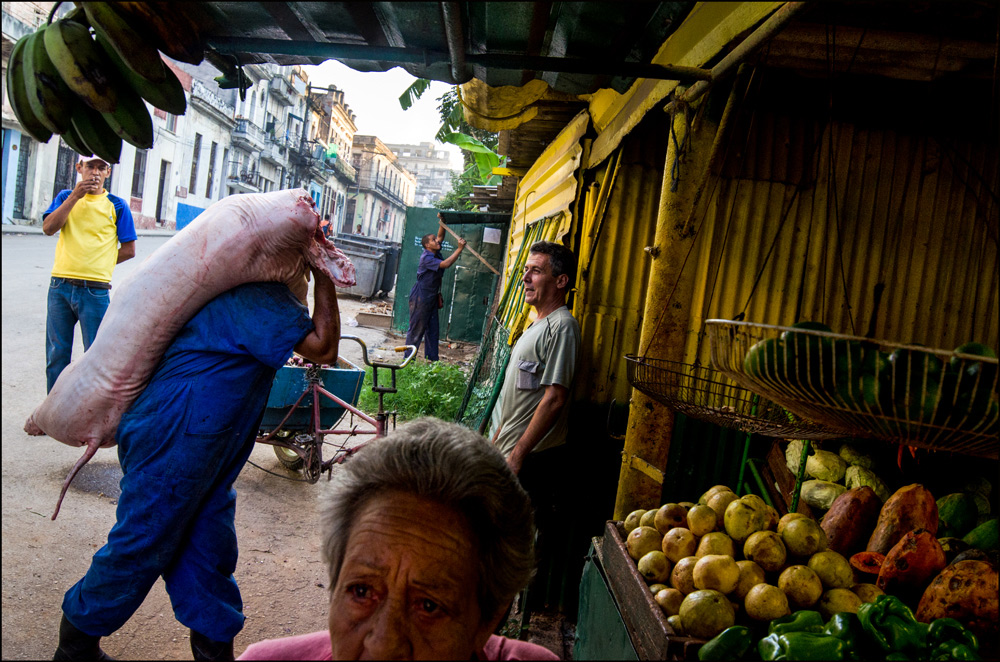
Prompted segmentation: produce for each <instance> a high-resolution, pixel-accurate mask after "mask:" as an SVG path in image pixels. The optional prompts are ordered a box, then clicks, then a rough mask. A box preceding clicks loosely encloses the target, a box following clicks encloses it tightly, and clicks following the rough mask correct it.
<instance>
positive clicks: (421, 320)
mask: <svg viewBox="0 0 1000 662" xmlns="http://www.w3.org/2000/svg"><path fill="white" fill-rule="evenodd" d="M443 260H444V258H442V257H441V251H437V252H436V253H432V252H430V251H429V250H427V249H426V248H425V249H424V252H423V253H422V254H421V255H420V262H419V263H418V264H417V280H416V282H415V283H413V287H412V288H411V289H410V301H409V303H410V327H409V329H408V330H407V332H406V344H407V345H414V346H415V347H416V348H417V349H420V341H421V340H424V341H425V342H424V356H426V357H427V360H428V361H437V360H438V294H439V293H440V292H441V277H442V276H443V273H442V269H441V262H442V261H443Z"/></svg>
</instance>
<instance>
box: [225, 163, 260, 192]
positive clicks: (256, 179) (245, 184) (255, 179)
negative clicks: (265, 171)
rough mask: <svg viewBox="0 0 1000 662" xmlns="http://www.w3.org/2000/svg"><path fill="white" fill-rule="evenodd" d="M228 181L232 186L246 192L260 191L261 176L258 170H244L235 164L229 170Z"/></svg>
mask: <svg viewBox="0 0 1000 662" xmlns="http://www.w3.org/2000/svg"><path fill="white" fill-rule="evenodd" d="M227 181H228V183H229V185H230V186H233V187H235V188H238V189H241V190H244V191H259V190H260V183H261V175H260V173H259V172H257V170H256V169H248V168H244V167H241V166H240V164H238V163H235V164H233V165H232V167H230V168H229V176H228V178H227Z"/></svg>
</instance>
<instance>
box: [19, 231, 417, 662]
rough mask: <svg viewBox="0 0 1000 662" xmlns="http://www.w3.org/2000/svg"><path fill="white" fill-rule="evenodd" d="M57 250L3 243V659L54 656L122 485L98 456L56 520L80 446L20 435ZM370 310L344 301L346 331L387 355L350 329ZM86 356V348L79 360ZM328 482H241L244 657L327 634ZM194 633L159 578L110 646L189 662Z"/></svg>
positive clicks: (271, 466) (352, 347) (258, 457)
mask: <svg viewBox="0 0 1000 662" xmlns="http://www.w3.org/2000/svg"><path fill="white" fill-rule="evenodd" d="M8 229H9V228H8ZM167 239H168V237H167V236H143V235H140V237H139V240H138V242H137V255H136V258H135V259H133V260H130V261H128V262H125V263H123V264H121V265H118V267H117V269H116V270H115V276H114V279H113V281H112V283H113V284H116V283H120V282H121V280H122V279H123V278H124V277H125V276H127V275H128V274H129V273H130V272H131V271H132V270H133V269H135V268H136V267H138V266H139V264H141V262H142V260H144V259H145V258H146V257H147V256H149V255H150V254H151V253H152V252H153V251H154V250H155V249H156V248H157V247H158V246H160V245H162V244H163V243H164V242H166V241H167ZM55 245H56V238H55V237H46V236H44V235H41V234H25V235H17V234H8V233H6V232H5V233H4V234H3V253H2V257H3V348H2V351H3V393H2V397H3V421H2V425H3V428H2V431H3V446H2V452H3V461H2V468H3V606H2V618H3V649H2V655H0V656H2V658H3V659H51V656H52V653H53V652H54V651H55V647H56V634H57V629H58V625H59V617H60V613H61V607H60V605H61V601H62V595H63V593H64V592H65V591H66V590H67V589H68V588H69V587H70V586H71V585H72V584H73V583H74V582H76V581H77V580H78V579H79V578H80V577H81V576H82V575H83V573H84V572H85V571H86V568H87V566H88V565H89V562H90V557H91V556H92V555H93V553H94V552H95V551H96V550H97V549H98V548H99V547H100V546H101V545H103V544H104V542H105V540H106V537H107V532H108V530H109V529H110V527H111V525H112V524H113V522H114V512H115V504H116V498H117V496H118V480H119V478H120V477H121V470H120V468H119V466H118V460H117V455H116V454H115V452H114V451H113V450H102V451H100V452H99V453H98V454H97V456H96V457H95V458H94V460H93V461H91V462H90V463H89V464H88V465H87V466H86V467H84V469H83V470H82V471H81V472H80V475H79V476H78V477H77V479H76V481H74V483H73V485H72V487H71V488H70V490H69V493H68V494H67V496H66V501H65V502H64V504H63V508H62V511H61V512H60V515H59V519H57V520H56V521H55V522H53V521H51V520H50V519H49V517H50V516H51V514H52V510H53V508H54V507H55V503H56V499H57V497H58V495H59V488H60V486H61V484H62V481H63V479H64V478H65V476H66V473H67V472H68V470H69V469H70V467H72V465H73V463H74V462H75V461H76V460H77V458H79V456H80V451H79V449H76V448H71V447H69V446H65V445H63V444H60V443H58V442H56V441H54V440H52V439H50V438H48V437H28V436H27V435H26V434H25V433H24V432H23V430H22V425H23V424H24V421H25V419H26V418H27V416H28V414H30V413H31V411H32V410H33V409H34V408H35V407H36V406H37V405H38V404H39V403H40V402H41V401H42V399H43V398H44V396H45V374H44V372H45V352H44V332H45V298H46V289H47V287H48V280H49V273H50V270H51V266H52V258H53V252H54V250H55ZM113 296H114V290H112V297H113ZM361 306H362V304H361V302H359V301H358V300H356V299H351V298H342V299H341V314H342V318H343V319H344V332H345V333H354V334H356V335H360V336H362V337H364V338H365V340H366V341H367V342H368V343H369V346H370V347H378V346H380V345H382V344H383V342H384V341H385V335H384V334H383V333H382V332H381V331H379V330H376V329H367V328H364V327H351V326H350V325H349V324H348V323H347V320H349V319H350V318H352V317H353V316H354V315H356V314H357V311H358V310H359V309H360V308H361ZM78 335H79V334H78ZM397 342H398V341H395V340H392V341H390V342H388V343H387V344H389V345H395V344H397ZM82 351H83V347H82V345H81V344H80V341H79V339H77V348H76V352H75V353H74V357H78V356H79V355H80V354H81V353H82ZM342 352H343V354H344V355H345V356H346V357H347V358H349V359H351V360H353V361H355V362H359V361H360V350H359V349H357V345H356V344H354V343H346V342H345V343H343V347H342ZM251 461H253V462H255V463H256V464H258V465H260V466H261V467H263V468H265V469H267V470H269V471H274V472H276V473H279V474H282V475H284V476H291V474H289V473H288V472H286V471H284V470H283V469H282V468H281V467H280V465H279V464H278V462H277V460H276V459H275V457H274V454H273V452H272V451H271V449H270V448H269V447H265V446H261V445H258V446H257V448H256V449H255V450H254V453H253V455H252V457H251ZM325 483H326V481H325V479H323V480H322V481H321V482H320V483H319V484H316V485H309V484H308V483H303V482H292V481H289V480H283V479H282V478H280V477H277V476H273V475H270V474H267V473H264V472H263V471H261V470H260V469H258V468H255V467H253V466H249V465H248V466H247V467H246V468H245V469H244V471H243V473H242V474H241V476H240V478H239V479H238V480H237V483H236V488H237V491H238V493H239V501H238V505H237V521H236V525H237V531H238V534H239V539H240V561H239V566H238V568H237V572H236V577H237V581H238V582H239V584H240V587H241V590H242V593H243V600H244V603H245V613H246V614H247V624H246V628H245V629H244V631H243V633H241V634H240V636H239V637H237V640H236V650H237V654H239V652H240V651H242V650H243V648H245V647H246V646H247V645H249V644H250V643H252V642H254V641H258V640H260V639H263V638H268V637H277V636H283V635H288V634H302V633H306V632H311V631H313V630H317V629H321V628H324V627H326V602H327V591H326V589H325V588H324V586H325V585H326V576H325V570H324V568H323V565H322V563H321V561H320V554H319V531H318V529H317V526H316V522H317V510H316V506H317V498H318V497H320V496H321V495H322V494H323V491H324V489H325ZM187 636H188V633H187V630H186V629H185V628H183V627H182V626H181V625H180V624H178V623H177V622H176V621H175V620H174V618H173V613H172V611H171V608H170V604H169V599H168V598H167V595H166V592H165V591H164V590H163V584H162V581H161V582H158V583H157V585H156V586H155V587H154V589H153V591H152V593H150V595H149V597H148V598H147V599H146V601H145V602H144V603H143V605H142V607H141V608H140V610H139V611H138V612H137V614H136V615H135V616H134V617H133V618H132V619H131V620H130V621H129V623H128V624H126V626H125V627H124V628H122V629H121V630H120V631H119V632H118V633H116V634H115V635H114V636H112V637H108V638H107V639H106V640H105V644H104V648H105V650H106V651H107V652H108V653H109V654H110V655H112V656H114V657H116V658H119V659H191V658H190V654H191V653H190V648H189V645H188V640H187Z"/></svg>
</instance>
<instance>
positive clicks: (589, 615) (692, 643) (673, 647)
mask: <svg viewBox="0 0 1000 662" xmlns="http://www.w3.org/2000/svg"><path fill="white" fill-rule="evenodd" d="M702 643H703V642H702V641H701V640H700V639H692V638H690V637H678V636H677V635H675V634H674V631H673V629H672V628H671V627H670V625H669V624H668V623H667V619H666V616H664V614H663V610H661V609H660V607H659V605H657V604H656V601H655V600H653V595H652V593H650V592H649V588H648V587H647V586H646V582H645V581H644V580H643V579H642V576H641V575H639V571H638V569H637V568H636V565H635V562H634V561H633V560H632V558H631V557H630V556H629V555H628V550H627V549H626V548H625V531H624V529H623V528H622V525H621V523H620V522H613V521H609V522H607V523H606V524H605V526H604V535H603V536H601V537H600V538H594V539H593V540H592V543H591V549H590V553H589V554H588V555H587V561H586V564H585V566H584V570H583V579H582V580H581V582H580V610H579V614H578V616H577V626H576V644H575V645H574V647H573V659H576V660H608V659H619V660H620V659H632V660H684V659H689V660H693V659H697V650H698V648H700V647H701V644H702Z"/></svg>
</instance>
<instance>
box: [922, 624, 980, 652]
mask: <svg viewBox="0 0 1000 662" xmlns="http://www.w3.org/2000/svg"><path fill="white" fill-rule="evenodd" d="M943 644H946V645H957V644H961V645H962V646H967V647H968V648H971V649H972V650H974V651H977V650H979V640H978V639H976V635H974V634H972V632H970V631H969V630H966V629H965V627H964V626H963V625H962V624H961V623H959V622H958V621H956V620H955V619H954V618H937V619H934V620H933V621H931V624H930V625H929V626H928V627H927V647H928V648H930V649H932V650H936V649H937V648H939V647H940V646H941V645H943Z"/></svg>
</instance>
